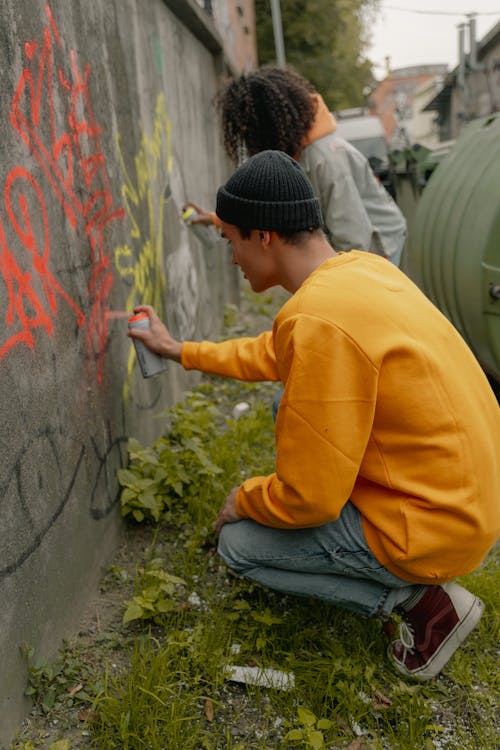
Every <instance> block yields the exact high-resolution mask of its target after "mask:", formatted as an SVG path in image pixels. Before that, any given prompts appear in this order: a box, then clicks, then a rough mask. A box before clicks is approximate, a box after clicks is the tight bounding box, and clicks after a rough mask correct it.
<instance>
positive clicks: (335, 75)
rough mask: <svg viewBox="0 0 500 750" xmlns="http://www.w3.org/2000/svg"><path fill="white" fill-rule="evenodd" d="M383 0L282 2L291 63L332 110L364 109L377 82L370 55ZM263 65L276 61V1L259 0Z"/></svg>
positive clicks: (301, 0) (287, 54)
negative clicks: (373, 27) (369, 88)
mask: <svg viewBox="0 0 500 750" xmlns="http://www.w3.org/2000/svg"><path fill="white" fill-rule="evenodd" d="M378 2H379V0H281V18H282V25H283V38H284V43H285V54H286V62H287V64H288V65H292V66H293V67H294V68H295V70H297V71H298V72H299V73H300V74H301V75H303V76H304V77H305V78H307V79H309V80H310V81H311V83H313V85H314V86H315V87H316V89H317V90H318V91H319V92H320V94H322V96H323V97H324V99H325V102H326V104H327V105H328V106H329V107H330V108H331V109H342V108H344V107H359V106H362V105H363V104H364V94H363V91H364V89H365V88H366V87H367V86H370V85H371V84H372V83H373V74H372V66H371V63H370V61H369V60H368V59H366V57H364V50H365V48H366V46H367V43H368V40H369V26H370V24H371V23H372V22H373V19H374V15H375V12H376V10H377V7H378ZM255 12H256V24H257V49H258V55H259V63H260V65H264V64H266V63H271V64H273V63H274V64H275V63H276V53H275V45H274V34H273V24H272V17H271V5H270V0H255Z"/></svg>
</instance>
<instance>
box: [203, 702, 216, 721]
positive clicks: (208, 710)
mask: <svg viewBox="0 0 500 750" xmlns="http://www.w3.org/2000/svg"><path fill="white" fill-rule="evenodd" d="M214 715H215V711H214V702H213V701H212V700H210V698H206V700H205V716H206V719H207V721H213V720H214Z"/></svg>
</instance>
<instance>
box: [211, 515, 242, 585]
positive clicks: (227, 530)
mask: <svg viewBox="0 0 500 750" xmlns="http://www.w3.org/2000/svg"><path fill="white" fill-rule="evenodd" d="M239 525H240V524H238V523H226V524H225V525H224V526H223V527H222V529H221V532H220V534H219V542H218V545H217V552H218V553H219V555H220V556H221V557H222V559H223V560H224V562H225V563H226V564H227V565H229V567H230V568H231V569H232V570H235V571H236V572H238V573H241V572H242V571H243V570H245V568H246V567H247V565H246V561H245V559H244V556H243V550H244V549H245V546H244V544H243V543H242V534H241V533H240V530H239V528H238V526H239Z"/></svg>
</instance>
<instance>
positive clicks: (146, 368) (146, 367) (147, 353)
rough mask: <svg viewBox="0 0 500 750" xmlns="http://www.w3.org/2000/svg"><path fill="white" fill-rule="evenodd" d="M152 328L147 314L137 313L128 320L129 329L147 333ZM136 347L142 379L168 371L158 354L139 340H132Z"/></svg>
mask: <svg viewBox="0 0 500 750" xmlns="http://www.w3.org/2000/svg"><path fill="white" fill-rule="evenodd" d="M150 326H151V323H150V320H149V315H148V314H147V313H143V312H141V313H137V315H132V316H131V317H130V318H129V319H128V327H129V328H136V329H139V330H143V331H147V330H148V329H149V328H150ZM132 341H133V342H134V346H135V353H136V355H137V359H138V361H139V366H140V368H141V372H142V377H143V378H150V377H151V376H152V375H156V374H157V373H159V372H163V370H165V369H166V367H167V363H166V362H165V360H164V359H162V358H161V357H160V356H159V355H158V354H155V353H154V352H152V351H151V350H150V349H148V347H147V346H146V345H145V344H144V343H143V342H142V341H139V340H138V339H132Z"/></svg>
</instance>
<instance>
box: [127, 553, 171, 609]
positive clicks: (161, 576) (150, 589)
mask: <svg viewBox="0 0 500 750" xmlns="http://www.w3.org/2000/svg"><path fill="white" fill-rule="evenodd" d="M139 575H140V583H139V589H140V592H139V593H138V594H136V596H134V597H133V599H132V600H131V601H129V602H127V603H126V610H125V613H124V615H123V623H124V624H125V623H127V622H130V621H131V620H151V619H155V618H157V617H158V616H159V615H162V614H165V612H171V611H172V610H174V609H176V608H177V607H178V605H179V602H178V600H176V598H175V594H176V593H177V592H178V590H179V587H181V586H185V583H186V582H185V581H184V580H183V579H182V578H179V577H178V576H174V575H171V574H170V573H167V572H166V571H165V570H163V560H161V559H159V558H156V559H154V560H151V562H149V563H148V565H147V566H146V568H140V569H139Z"/></svg>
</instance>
